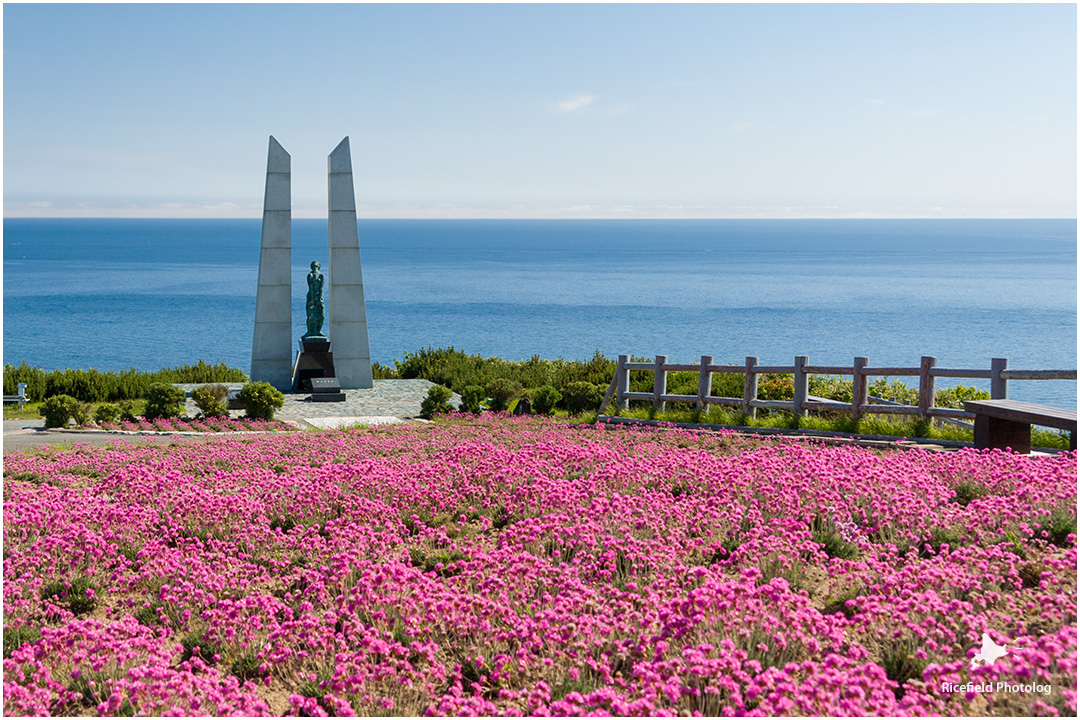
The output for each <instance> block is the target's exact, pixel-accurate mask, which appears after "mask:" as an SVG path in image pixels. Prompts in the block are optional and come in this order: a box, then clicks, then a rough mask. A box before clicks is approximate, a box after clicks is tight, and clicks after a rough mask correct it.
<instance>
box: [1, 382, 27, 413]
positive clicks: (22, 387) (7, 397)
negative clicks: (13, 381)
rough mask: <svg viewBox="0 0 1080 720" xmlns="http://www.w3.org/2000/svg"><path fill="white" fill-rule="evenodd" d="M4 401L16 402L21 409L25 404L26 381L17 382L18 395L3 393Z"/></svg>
mask: <svg viewBox="0 0 1080 720" xmlns="http://www.w3.org/2000/svg"><path fill="white" fill-rule="evenodd" d="M4 402H6V403H9V402H17V403H19V409H20V410H22V409H23V406H24V405H26V383H19V394H18V395H5V396H4Z"/></svg>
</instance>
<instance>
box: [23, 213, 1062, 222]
mask: <svg viewBox="0 0 1080 720" xmlns="http://www.w3.org/2000/svg"><path fill="white" fill-rule="evenodd" d="M2 219H4V220H262V218H261V217H258V216H251V215H235V216H220V215H4V216H3V218H2ZM292 219H293V220H328V218H327V216H325V215H323V216H311V215H301V216H295V215H294V216H293V218H292ZM1077 219H1078V218H1077V216H1076V215H948V216H945V215H870V214H866V215H856V214H852V215H691V216H671V215H655V216H654V215H636V216H633V217H628V216H626V215H588V216H555V215H545V216H536V215H520V216H518V215H499V216H492V215H453V216H442V215H359V214H358V215H357V220H628V221H633V220H1073V221H1075V220H1077Z"/></svg>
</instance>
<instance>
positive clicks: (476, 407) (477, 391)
mask: <svg viewBox="0 0 1080 720" xmlns="http://www.w3.org/2000/svg"><path fill="white" fill-rule="evenodd" d="M485 400H487V390H485V389H484V388H482V387H480V386H479V385H468V386H466V387H465V388H463V389H462V391H461V404H460V405H458V410H460V411H461V412H471V413H473V414H476V413H478V412H480V408H481V406H482V405H483V404H484V401H485Z"/></svg>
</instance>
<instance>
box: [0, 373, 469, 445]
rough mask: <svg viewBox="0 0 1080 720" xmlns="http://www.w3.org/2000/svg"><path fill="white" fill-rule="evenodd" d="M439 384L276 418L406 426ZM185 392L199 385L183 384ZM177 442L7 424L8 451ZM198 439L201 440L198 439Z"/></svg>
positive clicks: (34, 423)
mask: <svg viewBox="0 0 1080 720" xmlns="http://www.w3.org/2000/svg"><path fill="white" fill-rule="evenodd" d="M223 384H224V385H226V386H227V387H229V388H241V387H243V383H223ZM434 384H435V383H433V382H431V381H430V380H376V381H375V387H374V388H372V389H370V390H345V401H344V402H332V403H322V402H312V401H311V399H310V395H307V394H306V393H304V394H296V395H293V394H286V395H285V405H284V406H283V407H282V408H281V409H280V410H278V412H277V413H276V415H275V417H276V418H278V419H281V420H290V421H292V422H294V423H295V424H296V425H297V426H299V427H307V428H319V429H328V428H342V427H349V426H351V425H381V424H386V423H396V422H405V421H408V420H413V419H416V418H418V417H419V416H420V404H421V403H422V402H423V401H424V398H425V397H427V394H428V389H429V388H430V387H432V386H433V385H434ZM180 387H181V388H183V389H184V390H185V391H186V392H188V393H189V394H190V392H191V390H192V389H194V388H196V387H198V385H185V384H181V385H180ZM460 401H461V398H460V397H458V396H457V395H456V394H455V395H454V397H453V399H452V400H451V401H450V402H451V404H452V405H453V406H454V407H457V405H458V403H459V402H460ZM184 412H186V413H187V414H188V415H189V416H191V417H194V416H195V415H197V414H198V412H199V411H198V408H196V407H195V403H193V402H191V399H190V398H189V399H188V400H187V402H186V403H185V406H184ZM230 414H231V415H232V416H233V417H240V416H241V415H243V414H244V412H243V410H233V411H232V412H231V413H230ZM179 439H191V436H187V435H179V434H171V433H170V434H165V435H142V434H139V435H132V434H130V433H106V432H78V431H75V430H74V429H72V430H68V431H63V432H57V431H52V430H45V423H44V421H43V420H5V421H4V452H5V453H7V452H11V451H13V450H29V449H32V448H36V447H40V446H42V445H63V444H68V443H71V442H79V443H83V442H85V443H91V444H93V445H104V444H106V443H109V442H112V441H113V440H133V441H136V442H161V441H166V442H174V441H176V440H179ZM196 439H197V436H196Z"/></svg>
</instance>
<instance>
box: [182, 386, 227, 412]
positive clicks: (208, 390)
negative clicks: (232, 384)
mask: <svg viewBox="0 0 1080 720" xmlns="http://www.w3.org/2000/svg"><path fill="white" fill-rule="evenodd" d="M228 396H229V388H227V387H225V386H224V385H200V386H199V387H197V388H195V389H194V390H192V391H191V399H192V400H194V401H195V407H197V408H199V412H200V413H202V415H203V417H208V418H225V417H229V406H228V405H227V404H226V401H225V398H227V397H228Z"/></svg>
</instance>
